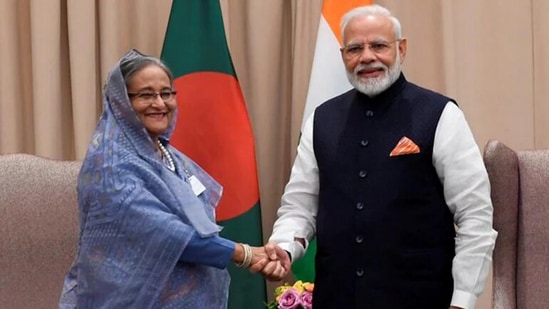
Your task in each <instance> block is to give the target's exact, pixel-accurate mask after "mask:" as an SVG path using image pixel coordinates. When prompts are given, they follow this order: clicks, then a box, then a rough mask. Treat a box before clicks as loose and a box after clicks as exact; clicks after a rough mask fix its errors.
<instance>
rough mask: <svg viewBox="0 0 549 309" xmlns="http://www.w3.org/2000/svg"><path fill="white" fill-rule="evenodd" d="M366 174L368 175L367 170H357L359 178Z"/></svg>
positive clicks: (364, 176)
mask: <svg viewBox="0 0 549 309" xmlns="http://www.w3.org/2000/svg"><path fill="white" fill-rule="evenodd" d="M366 175H368V172H366V171H360V172H358V177H360V178H366Z"/></svg>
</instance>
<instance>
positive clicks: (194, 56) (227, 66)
mask: <svg viewBox="0 0 549 309" xmlns="http://www.w3.org/2000/svg"><path fill="white" fill-rule="evenodd" d="M161 58H162V60H163V61H164V62H165V63H166V64H167V65H168V67H169V68H170V69H171V70H172V71H173V74H174V76H175V77H179V76H183V75H186V74H189V73H194V72H200V71H212V72H220V73H226V74H229V75H233V76H235V75H236V74H235V71H234V68H233V63H232V61H231V56H230V54H229V49H228V47H227V40H226V37H225V28H224V26H223V17H222V15H221V7H220V5H219V0H174V1H173V3H172V10H171V13H170V19H169V21H168V28H167V30H166V36H165V38H164V45H163V47H162V55H161Z"/></svg>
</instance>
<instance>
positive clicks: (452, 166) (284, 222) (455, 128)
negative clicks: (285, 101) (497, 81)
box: [270, 102, 497, 309]
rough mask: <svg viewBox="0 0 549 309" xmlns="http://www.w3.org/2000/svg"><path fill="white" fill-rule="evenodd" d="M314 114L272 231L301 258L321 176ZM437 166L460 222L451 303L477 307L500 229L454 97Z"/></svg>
mask: <svg viewBox="0 0 549 309" xmlns="http://www.w3.org/2000/svg"><path fill="white" fill-rule="evenodd" d="M313 119H314V113H313V114H312V115H311V116H310V117H309V118H308V119H307V121H306V123H305V126H304V128H303V132H302V135H301V139H300V142H299V146H298V148H297V156H296V158H295V161H294V165H293V167H292V172H291V175H290V180H289V182H288V184H287V185H286V188H285V190H284V194H283V195H282V201H281V206H280V208H279V209H278V212H277V214H278V219H277V220H276V222H275V223H274V227H273V234H272V235H271V237H270V240H271V241H274V242H277V243H278V244H279V245H280V247H282V248H283V249H285V250H288V251H289V252H290V253H291V255H292V258H293V260H296V259H299V258H301V257H302V256H303V255H304V252H305V250H304V248H303V247H302V246H301V245H300V244H299V243H297V242H294V237H299V238H305V239H306V240H307V241H309V240H311V239H312V238H313V237H314V235H315V232H316V231H315V222H316V214H317V211H318V189H319V181H318V165H317V162H316V157H315V155H314V150H313V142H312V141H313ZM433 166H434V167H435V169H436V171H437V174H438V177H439V179H440V181H441V183H442V185H443V188H444V197H445V200H446V203H447V204H448V208H449V209H450V211H451V213H452V214H453V216H454V223H455V225H456V227H457V236H456V250H455V251H456V256H455V258H454V261H453V267H452V275H453V278H454V293H453V296H452V302H451V304H452V305H453V306H457V307H462V308H467V309H469V308H471V309H473V308H475V303H476V301H477V298H478V296H479V295H480V294H481V293H482V291H483V290H484V286H485V283H486V277H487V276H488V272H489V270H490V265H491V263H492V250H493V248H494V244H495V240H496V236H497V232H496V231H495V230H494V229H493V228H492V212H493V209H492V202H491V200H490V183H489V180H488V174H487V172H486V169H485V167H484V162H483V160H482V156H481V153H480V151H479V148H478V146H477V144H476V142H475V140H474V137H473V134H472V132H471V129H470V128H469V126H468V124H467V122H466V120H465V117H464V115H463V112H462V111H461V110H460V109H459V108H458V107H457V106H456V105H455V104H454V103H452V102H449V103H447V104H446V106H445V108H444V110H443V112H442V115H441V117H440V120H439V122H438V125H437V129H436V132H435V140H434V145H433ZM427 297H428V296H427Z"/></svg>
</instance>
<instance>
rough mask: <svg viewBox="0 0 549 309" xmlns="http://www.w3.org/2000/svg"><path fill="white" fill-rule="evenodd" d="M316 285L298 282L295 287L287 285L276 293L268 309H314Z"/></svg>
mask: <svg viewBox="0 0 549 309" xmlns="http://www.w3.org/2000/svg"><path fill="white" fill-rule="evenodd" d="M314 288H315V285H314V283H310V282H303V281H301V280H298V281H296V282H295V283H294V285H289V284H288V283H285V284H284V285H281V286H279V287H277V288H276V289H275V291H274V296H275V300H273V301H272V302H270V303H268V304H267V309H312V308H313V290H314Z"/></svg>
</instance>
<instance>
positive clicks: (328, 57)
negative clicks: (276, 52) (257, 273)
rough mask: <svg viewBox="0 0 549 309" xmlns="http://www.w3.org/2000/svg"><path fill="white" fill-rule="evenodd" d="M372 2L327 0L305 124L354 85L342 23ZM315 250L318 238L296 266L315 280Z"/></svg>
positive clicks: (297, 272)
mask: <svg viewBox="0 0 549 309" xmlns="http://www.w3.org/2000/svg"><path fill="white" fill-rule="evenodd" d="M368 4H372V0H324V2H323V4H322V15H321V17H320V22H319V25H318V34H317V38H316V48H315V54H314V59H313V67H312V70H311V79H310V81H309V90H308V92H307V101H306V103H305V112H304V113H303V121H302V125H301V127H302V128H303V124H304V123H305V120H307V118H308V117H309V116H310V115H311V113H312V112H313V111H314V110H315V108H316V107H317V106H318V105H320V104H322V103H323V102H325V101H326V100H328V99H331V98H333V97H335V96H337V95H339V94H342V93H343V92H346V91H347V90H349V89H351V87H352V86H351V84H350V83H349V81H348V80H347V75H346V74H345V67H344V65H343V61H342V59H341V55H340V52H339V48H340V47H341V45H342V39H341V30H340V28H339V23H340V21H341V17H342V16H343V14H345V13H346V12H347V11H349V10H350V9H352V8H355V7H357V6H363V5H368ZM315 253H316V242H314V241H313V242H311V244H310V245H309V248H308V249H307V253H306V254H305V257H304V258H302V259H300V260H297V261H296V262H295V263H294V264H293V266H292V271H293V273H294V276H295V277H296V279H300V280H304V281H313V280H314V256H315Z"/></svg>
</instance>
